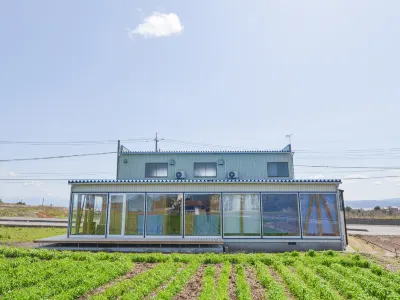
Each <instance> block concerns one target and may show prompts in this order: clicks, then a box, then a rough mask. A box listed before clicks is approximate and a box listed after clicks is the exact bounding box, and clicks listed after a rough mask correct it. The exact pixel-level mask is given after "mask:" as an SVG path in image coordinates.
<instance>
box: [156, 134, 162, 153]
mask: <svg viewBox="0 0 400 300" xmlns="http://www.w3.org/2000/svg"><path fill="white" fill-rule="evenodd" d="M163 140H164V139H160V138H158V134H157V132H156V137H155V138H154V142H155V143H156V152H158V151H160V150H159V149H158V142H159V141H163Z"/></svg>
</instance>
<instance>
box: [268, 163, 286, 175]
mask: <svg viewBox="0 0 400 300" xmlns="http://www.w3.org/2000/svg"><path fill="white" fill-rule="evenodd" d="M267 169H268V177H289V166H288V163H287V162H269V163H267Z"/></svg>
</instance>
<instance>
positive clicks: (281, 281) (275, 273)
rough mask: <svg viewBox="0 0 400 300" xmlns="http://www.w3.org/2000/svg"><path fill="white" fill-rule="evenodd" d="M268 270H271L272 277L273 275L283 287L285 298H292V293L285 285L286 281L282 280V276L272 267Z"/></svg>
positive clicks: (292, 299)
mask: <svg viewBox="0 0 400 300" xmlns="http://www.w3.org/2000/svg"><path fill="white" fill-rule="evenodd" d="M269 271H270V272H271V275H272V277H274V279H275V280H276V282H278V283H279V284H280V285H281V286H282V287H283V289H284V290H285V294H286V297H287V299H291V300H294V297H293V295H292V294H291V293H290V291H289V289H288V288H287V286H286V283H285V282H284V281H283V280H282V278H281V276H280V275H279V274H278V272H276V271H275V270H274V269H273V268H269Z"/></svg>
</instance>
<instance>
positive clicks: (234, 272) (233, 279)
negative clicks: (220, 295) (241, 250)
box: [228, 264, 237, 300]
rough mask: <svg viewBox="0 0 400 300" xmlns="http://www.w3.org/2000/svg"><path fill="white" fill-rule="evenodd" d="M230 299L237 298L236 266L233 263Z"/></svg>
mask: <svg viewBox="0 0 400 300" xmlns="http://www.w3.org/2000/svg"><path fill="white" fill-rule="evenodd" d="M228 290H229V299H231V300H236V299H237V296H236V266H235V265H234V264H232V267H231V275H230V276H229V286H228Z"/></svg>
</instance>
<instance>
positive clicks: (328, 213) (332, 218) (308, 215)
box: [300, 194, 339, 236]
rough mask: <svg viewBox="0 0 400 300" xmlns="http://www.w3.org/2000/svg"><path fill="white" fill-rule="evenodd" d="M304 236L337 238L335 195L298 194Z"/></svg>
mask: <svg viewBox="0 0 400 300" xmlns="http://www.w3.org/2000/svg"><path fill="white" fill-rule="evenodd" d="M300 203H301V217H302V224H303V235H304V236H339V223H338V211H337V202H336V194H300Z"/></svg>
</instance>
